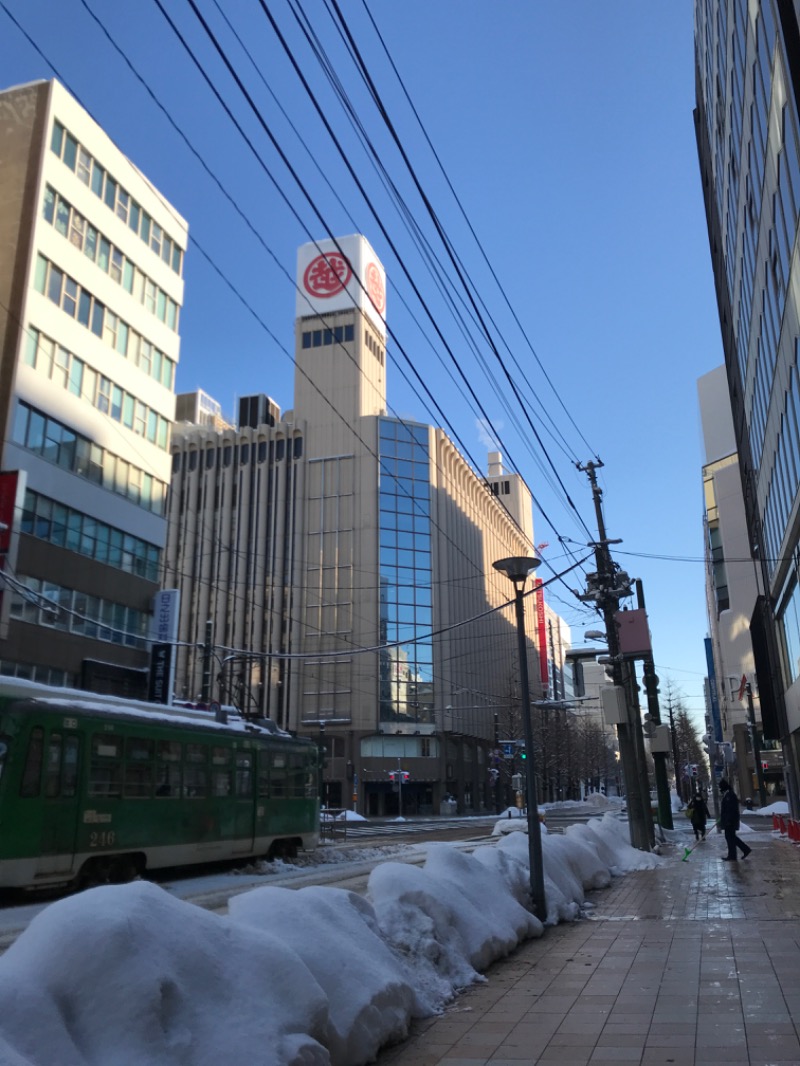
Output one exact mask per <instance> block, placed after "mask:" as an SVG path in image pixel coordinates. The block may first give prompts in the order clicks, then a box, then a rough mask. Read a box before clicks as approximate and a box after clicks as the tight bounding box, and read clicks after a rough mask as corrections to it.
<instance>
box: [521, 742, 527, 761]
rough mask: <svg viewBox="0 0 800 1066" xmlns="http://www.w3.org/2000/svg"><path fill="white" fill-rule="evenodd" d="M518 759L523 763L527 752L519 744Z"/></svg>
mask: <svg viewBox="0 0 800 1066" xmlns="http://www.w3.org/2000/svg"><path fill="white" fill-rule="evenodd" d="M519 757H520V759H522V761H523V762H524V761H525V759H527V758H528V751H527V749H526V747H525V745H524V744H520V748H519Z"/></svg>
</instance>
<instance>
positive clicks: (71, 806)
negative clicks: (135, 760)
mask: <svg viewBox="0 0 800 1066" xmlns="http://www.w3.org/2000/svg"><path fill="white" fill-rule="evenodd" d="M70 724H71V720H70V719H65V720H64V725H65V726H66V728H64V729H58V730H55V729H51V730H50V731H49V732H48V734H47V739H46V743H45V747H44V779H43V781H42V805H41V811H42V823H41V836H40V854H39V862H38V870H39V872H40V873H48V874H49V873H64V874H69V873H71V872H72V864H73V856H74V852H75V837H76V832H77V820H78V811H79V806H80V804H79V795H78V792H79V789H78V782H79V776H78V772H79V767H80V741H81V738H80V736H79V735H78V734H77V733H73V732H70V731H69V726H70Z"/></svg>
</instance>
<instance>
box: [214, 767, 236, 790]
mask: <svg viewBox="0 0 800 1066" xmlns="http://www.w3.org/2000/svg"><path fill="white" fill-rule="evenodd" d="M211 784H212V788H213V795H215V796H230V794H231V791H232V790H231V772H230V770H212V779H211Z"/></svg>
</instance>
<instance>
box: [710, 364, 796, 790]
mask: <svg viewBox="0 0 800 1066" xmlns="http://www.w3.org/2000/svg"><path fill="white" fill-rule="evenodd" d="M697 388H698V396H699V402H700V420H701V423H702V428H703V440H704V445H705V462H704V464H703V499H704V504H705V522H704V524H705V545H706V606H707V614H708V623H709V631H710V634H711V636H710V645H711V652H712V662H711V664H710V665H711V669H710V670H709V683H710V684H711V685H713V686H714V692H713V699H712V701H711V707H710V711H709V716H708V717H709V721H708V725H709V734H710V736H712V739H713V741H714V743H715V745H716V746H715V747H713V748H712V754H713V756H714V760H715V761H716V765H717V766H718V767H719V769H720V770H721V771H722V772H724V773H726V774H727V775H728V776H731V777H735V778H736V781H737V785H738V787H737V792H738V793H739V795H740V796H741V798H742V799H746V798H748V797H750V798H755V797H756V794H757V785H758V773H757V767H756V765H755V761H754V755H755V751H754V745H753V740H754V737H753V732H752V729H753V727H754V726H755V727H756V728H757V729H758V730H759V731H761V701H760V699H759V693H758V689H757V687H756V686H753V685H752V679H754V678H755V676H756V671H755V659H754V655H753V642H752V639H751V636H750V624H749V623H750V619H751V618H752V616H753V612H754V610H755V608H756V603H757V600H758V580H757V578H758V575H757V572H756V567H755V564H754V561H753V559H752V558H751V556H750V540H749V534H748V529H747V522H746V519H745V510H744V500H743V496H742V480H741V473H740V470H739V457H738V455H737V454H736V440H735V436H734V432H733V419H732V417H731V405H730V399H729V397H728V388H727V381H726V377H725V368H724V367H722V366H720V367H717V368H716V369H715V370H712V371H711V372H710V373H708V374H705V375H704V376H703V377H702V378H700V380H699V381H698V383H697ZM743 677H745V678H749V679H751V692H750V694H749V697H750V698H751V699H752V706H753V715H752V722H751V720H750V718H751V716H750V714H749V706H748V705H749V702H750V699H749V698H748V693H747V692H746V686H743V685H742V678H743ZM753 689H754V691H753ZM758 736H760V732H759V734H758ZM758 736H757V737H756V738H755V739H758ZM759 748H760V762H761V763H762V771H763V778H764V782H765V784H766V785H767V787H768V788H769V790H770V792H775V793H777V794H781V793H782V792H783V791H784V781H783V773H782V769H783V768H782V759H781V758H780V751H779V750H775V749H776V748H778V742H777V741H769V740H766V741H764V742H763V743H761V744H760V745H759ZM764 767H766V769H764Z"/></svg>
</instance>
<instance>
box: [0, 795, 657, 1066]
mask: <svg viewBox="0 0 800 1066" xmlns="http://www.w3.org/2000/svg"><path fill="white" fill-rule="evenodd" d="M626 838H627V827H626V826H625V824H624V823H622V822H620V820H619V819H618V818H617V817H616V816H615V815H614V814H611V813H607V814H606V815H604V817H603V818H602V819H600V820H598V819H593V820H592V821H590V822H588V823H587V824H586V825H574V826H571V827H570V828H569V830H568V831H567V833H566V834H564V835H563V836H562V835H556V834H547V833H543V835H542V852H543V865H544V876H545V893H546V896H547V905H548V907H547V923H548V924H551V923H552V924H554V923H556V922H558V921H572V920H575V919H576V918H578V917H579V916H580V913H581V908H582V905H583V903H584V897H585V892H586V891H587V890H589V889H593V888H597V887H602V886H603V885H606V884H608V883H609V881H610V879H611V877H612V875H614V874H619V873H623V872H625V871H627V870H634V869H637V870H640V869H649V868H652V867H654V866H656V865H658V864H659V863H660V862H662V861H664V860H661V859H659V858H657V857H656V856H653V855H647V854H644V853H642V852H639V851H636V850H635V849H633V848H632V847H631V846H630V844H628V842H627V839H626ZM528 887H529V872H528V841H527V836H526V834H525V833H512V834H509V835H508V836H504V837H501V838H500V839H499V840H498V841H497V843H496V844H495V845H491V846H490V845H487V846H484V847H480V848H477V849H476V850H475V851H474V852H473V853H472V854H471V855H467V854H464V853H463V852H461V851H459V850H457V849H455V848H453V847H452V846H451V845H447V844H436V845H429V846H428V849H427V855H426V860H425V864H424V866H422V867H418V866H415V865H411V864H407V863H400V862H392V861H388V862H384V863H382V864H381V865H379V866H377V867H375V869H374V870H373V871H372V873H371V874H370V878H369V883H368V889H367V896H366V898H364V897H362V896H359V895H356V894H355V893H352V892H348V891H344V890H342V889H336V888H319V887H313V888H302V889H299V890H297V891H294V890H291V889H286V888H279V887H269V886H267V887H259V888H256V889H253V890H251V891H250V892H247V893H244V894H241V895H238V896H236V897H234V898H232V899H231V901H230V903H229V914H228V915H227V916H220V915H218V914H212V913H209V912H207V911H204V910H201V909H200V908H199V907H196V906H194V905H193V904H190V903H184V902H181V901H179V900H176V899H175V898H173V897H172V896H170V895H169V894H168V893H167V892H166V891H165V890H163V889H161V888H158V887H156V886H154V885H151V884H149V883H147V882H137V883H135V884H131V885H122V886H114V887H111V886H109V887H105V888H96V889H92V890H90V891H88V892H84V893H81V894H80V895H77V896H72V897H70V898H68V899H64V900H61V901H59V902H57V903H53V904H51V905H50V906H49V907H48V908H46V909H45V910H44V911H42V912H41V913H40V914H39V915H38V916H37V917H36V918H35V919H34V920H33V922H31V924H30V926H29V927H28V929H27V930H26V932H24V933H23V934H22V935H21V936H20V938H19V939H18V940H17V941H16V943H15V944H14V945H13V946H12V947H11V948H10V949H9V950H8V951H7V952H6V954H5V955H4V956H2V957H0V1063H2V1064H3V1066H55V1064H57V1066H142V1064H144V1063H146V1064H147V1066H218V1064H219V1063H221V1062H225V1063H228V1062H231V1063H233V1062H237V1063H247V1062H251V1061H252V1062H259V1063H261V1064H263V1066H362V1064H365V1063H368V1062H371V1061H373V1060H374V1058H375V1056H376V1055H377V1053H378V1050H379V1049H380V1048H381V1047H382V1046H383V1045H385V1044H387V1043H392V1042H395V1041H398V1040H401V1039H403V1037H404V1036H405V1035H406V1033H407V1031H408V1026H409V1023H410V1021H411V1019H412V1018H414V1017H422V1016H427V1015H431V1014H434V1013H438V1012H440V1011H442V1010H443V1009H444V1007H445V1005H446V1004H447V1003H448V1002H449V1001H450V1000H451V999H452V998H453V996H454V995H455V994H456V993H457V992H458V990H459V989H462V988H464V987H466V986H467V985H469V984H472V983H474V982H476V981H481V980H484V978H483V977H482V976H481V971H482V970H484V969H485V968H486V967H488V966H489V965H490V964H491V963H492V962H494V961H495V960H496V959H498V958H501V957H503V956H504V955H507V954H508V953H509V952H511V951H513V950H514V948H515V947H516V946H517V945H518V944H519V943H521V942H522V941H523V940H525V939H527V938H529V937H536V936H541V935H542V932H543V926H542V923H541V922H540V921H539V920H538V919H537V918H536V917H534V916H533V915H532V914H531V912H530V911H529V910H528V909H527V905H528V902H529V893H528Z"/></svg>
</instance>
